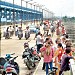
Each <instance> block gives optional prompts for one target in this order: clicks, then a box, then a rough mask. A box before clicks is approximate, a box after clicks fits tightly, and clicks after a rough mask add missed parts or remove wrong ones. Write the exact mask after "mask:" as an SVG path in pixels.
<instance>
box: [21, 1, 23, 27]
mask: <svg viewBox="0 0 75 75" xmlns="http://www.w3.org/2000/svg"><path fill="white" fill-rule="evenodd" d="M22 17H23V14H22V0H21V27H22Z"/></svg>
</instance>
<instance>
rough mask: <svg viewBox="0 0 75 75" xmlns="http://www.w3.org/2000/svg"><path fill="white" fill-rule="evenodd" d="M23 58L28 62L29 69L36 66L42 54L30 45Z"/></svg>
mask: <svg viewBox="0 0 75 75" xmlns="http://www.w3.org/2000/svg"><path fill="white" fill-rule="evenodd" d="M22 58H23V59H24V63H25V64H26V66H27V68H28V69H29V70H31V69H32V68H35V66H36V62H38V61H40V59H41V58H40V56H39V55H38V54H37V52H36V51H35V49H34V47H32V48H29V46H28V47H26V48H25V51H24V52H23V55H22Z"/></svg>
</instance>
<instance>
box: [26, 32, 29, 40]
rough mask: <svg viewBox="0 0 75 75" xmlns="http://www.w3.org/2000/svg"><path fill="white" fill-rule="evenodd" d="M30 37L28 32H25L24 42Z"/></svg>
mask: <svg viewBox="0 0 75 75" xmlns="http://www.w3.org/2000/svg"><path fill="white" fill-rule="evenodd" d="M29 37H30V31H25V38H26V40H27V39H28V38H29Z"/></svg>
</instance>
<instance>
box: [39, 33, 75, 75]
mask: <svg viewBox="0 0 75 75" xmlns="http://www.w3.org/2000/svg"><path fill="white" fill-rule="evenodd" d="M55 43H56V44H54V43H53V41H52V38H51V35H50V34H49V35H48V36H47V37H46V39H45V42H44V44H43V46H42V47H41V48H40V52H41V56H42V57H43V58H44V62H43V67H42V70H45V69H46V75H48V73H49V72H48V69H49V65H50V70H51V71H52V70H53V63H55V66H56V67H57V68H58V70H57V72H56V75H62V73H63V71H67V70H70V67H69V64H70V62H69V60H70V59H75V58H74V57H73V56H72V47H71V46H72V44H71V41H70V40H69V39H68V35H63V36H61V37H60V38H57V39H56V40H55Z"/></svg>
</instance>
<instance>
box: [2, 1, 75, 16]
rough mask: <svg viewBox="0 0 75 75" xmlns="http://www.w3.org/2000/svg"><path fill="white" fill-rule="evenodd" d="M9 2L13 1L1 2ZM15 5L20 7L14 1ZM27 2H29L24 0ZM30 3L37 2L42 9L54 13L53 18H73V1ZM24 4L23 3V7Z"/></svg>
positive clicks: (74, 12) (74, 13) (74, 5)
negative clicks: (44, 8)
mask: <svg viewBox="0 0 75 75" xmlns="http://www.w3.org/2000/svg"><path fill="white" fill-rule="evenodd" d="M3 1H7V2H11V3H12V1H13V0H3ZM14 1H15V4H18V5H20V0H14ZM25 1H29V0H25ZM32 2H37V3H39V4H41V5H45V6H44V7H46V8H48V9H49V10H50V11H52V12H54V13H55V16H75V0H33V1H32ZM24 5H25V3H24V2H23V6H24Z"/></svg>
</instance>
